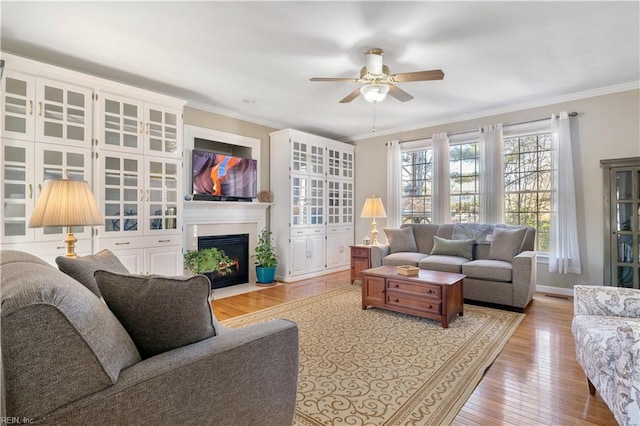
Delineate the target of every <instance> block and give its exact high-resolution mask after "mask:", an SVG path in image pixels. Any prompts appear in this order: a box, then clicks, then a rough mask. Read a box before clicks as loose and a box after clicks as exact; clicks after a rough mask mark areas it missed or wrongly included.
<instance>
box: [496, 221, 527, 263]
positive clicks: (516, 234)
mask: <svg viewBox="0 0 640 426" xmlns="http://www.w3.org/2000/svg"><path fill="white" fill-rule="evenodd" d="M526 233H527V228H520V229H505V228H495V229H494V230H493V235H492V236H491V247H490V248H489V256H488V257H489V259H493V260H503V261H505V262H513V258H514V257H516V255H517V254H518V253H520V248H521V247H522V242H523V241H524V235H525V234H526Z"/></svg>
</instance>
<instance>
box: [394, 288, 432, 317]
mask: <svg viewBox="0 0 640 426" xmlns="http://www.w3.org/2000/svg"><path fill="white" fill-rule="evenodd" d="M387 305H392V306H398V307H401V308H410V309H415V310H418V311H423V312H430V313H433V314H437V315H440V314H441V313H442V302H441V301H438V300H432V299H429V298H426V297H416V296H415V295H411V294H409V295H407V294H404V293H396V292H394V291H390V292H388V293H387Z"/></svg>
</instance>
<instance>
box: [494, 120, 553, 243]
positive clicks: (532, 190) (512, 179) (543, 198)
mask: <svg viewBox="0 0 640 426" xmlns="http://www.w3.org/2000/svg"><path fill="white" fill-rule="evenodd" d="M504 163H505V169H504V173H505V175H504V187H505V204H504V213H505V223H508V224H511V225H528V226H533V227H534V228H536V230H537V233H536V239H537V241H536V245H537V250H540V251H549V228H550V223H551V213H552V211H551V195H552V191H553V188H552V181H551V177H552V173H553V170H552V167H551V164H552V163H551V134H550V133H541V134H537V135H529V136H525V137H513V138H509V139H506V140H505V141H504Z"/></svg>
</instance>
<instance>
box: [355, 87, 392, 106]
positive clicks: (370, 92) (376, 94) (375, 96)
mask: <svg viewBox="0 0 640 426" xmlns="http://www.w3.org/2000/svg"><path fill="white" fill-rule="evenodd" d="M360 93H361V94H362V97H363V98H364V100H365V101H367V102H371V103H377V102H380V101H382V100H384V98H386V97H387V93H389V86H388V85H386V84H379V83H378V84H367V85H364V86H362V87H361V88H360Z"/></svg>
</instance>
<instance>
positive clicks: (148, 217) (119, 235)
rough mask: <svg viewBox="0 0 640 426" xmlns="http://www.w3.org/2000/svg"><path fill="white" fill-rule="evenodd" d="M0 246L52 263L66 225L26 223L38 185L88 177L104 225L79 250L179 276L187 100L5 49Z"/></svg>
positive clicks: (85, 235) (82, 231) (84, 237)
mask: <svg viewBox="0 0 640 426" xmlns="http://www.w3.org/2000/svg"><path fill="white" fill-rule="evenodd" d="M2 57H3V59H4V60H5V62H6V64H5V67H6V69H5V72H4V76H3V79H2V92H1V102H2V105H1V106H2V114H1V118H0V119H1V120H2V121H1V122H0V127H1V132H0V134H1V136H2V137H1V141H2V147H1V150H0V153H1V154H0V165H1V167H2V183H1V184H0V187H1V188H0V199H2V208H1V209H0V221H1V223H2V225H1V226H2V231H1V236H2V240H1V241H0V243H1V248H2V249H16V250H24V251H29V252H31V253H34V254H36V255H39V256H41V257H43V258H44V259H45V260H47V261H49V262H52V263H53V262H54V260H55V257H56V256H59V255H63V254H64V243H63V240H64V235H65V234H66V230H64V229H62V228H36V229H32V228H29V227H28V226H27V225H28V222H29V219H30V217H31V213H32V211H33V208H34V205H35V201H36V199H37V197H38V195H39V192H40V188H41V186H42V183H43V182H44V181H45V180H46V179H50V178H61V177H64V176H67V177H68V178H69V179H78V180H86V181H88V182H89V183H90V184H91V186H92V189H93V192H94V194H95V196H96V200H97V201H98V204H99V207H100V211H101V213H102V214H103V216H104V223H103V225H101V226H95V227H78V228H74V229H73V232H74V234H75V236H76V238H78V243H77V244H76V253H78V254H79V255H84V254H90V253H92V252H94V253H95V252H97V251H99V250H102V249H105V248H108V249H110V250H112V251H114V253H116V254H117V255H118V256H119V257H120V258H121V260H123V263H125V265H126V266H127V267H128V269H129V270H130V272H132V273H154V274H167V275H181V274H182V272H183V267H182V224H181V220H180V218H181V216H182V215H181V212H180V209H181V208H182V203H180V202H179V200H182V190H183V189H182V188H183V185H182V177H183V160H182V139H181V138H182V107H183V105H184V102H183V101H180V100H177V99H174V98H169V97H167V96H164V95H158V94H155V93H151V92H148V91H146V90H141V89H137V88H134V87H130V86H126V85H122V84H119V83H114V82H110V81H107V80H104V79H100V78H96V77H92V76H88V75H84V74H81V73H77V72H75V71H69V70H65V69H62V68H59V67H54V66H50V65H46V64H41V63H38V62H35V61H31V60H27V59H24V58H20V57H17V56H14V55H9V54H2Z"/></svg>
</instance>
